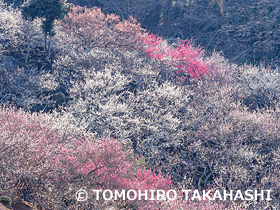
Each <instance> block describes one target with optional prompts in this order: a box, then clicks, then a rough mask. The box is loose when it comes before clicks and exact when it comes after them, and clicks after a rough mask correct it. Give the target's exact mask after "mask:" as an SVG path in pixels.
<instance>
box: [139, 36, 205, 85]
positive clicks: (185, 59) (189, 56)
mask: <svg viewBox="0 0 280 210" xmlns="http://www.w3.org/2000/svg"><path fill="white" fill-rule="evenodd" d="M138 40H140V45H141V47H142V49H143V50H144V52H145V53H147V55H148V56H149V57H151V58H153V59H156V60H160V61H163V62H164V63H165V64H168V65H170V66H171V67H173V68H174V69H176V73H177V78H178V79H179V80H181V81H186V80H188V79H189V77H193V78H195V79H199V78H201V77H202V76H204V75H206V74H208V73H209V70H208V67H207V65H206V64H205V63H203V62H202V61H201V56H202V55H203V51H202V49H201V48H199V49H196V48H194V47H192V46H191V44H190V40H182V41H180V42H179V44H178V45H177V46H176V47H171V46H169V45H168V43H167V42H166V41H165V40H163V39H162V37H160V36H157V35H154V34H143V35H141V36H139V37H138Z"/></svg>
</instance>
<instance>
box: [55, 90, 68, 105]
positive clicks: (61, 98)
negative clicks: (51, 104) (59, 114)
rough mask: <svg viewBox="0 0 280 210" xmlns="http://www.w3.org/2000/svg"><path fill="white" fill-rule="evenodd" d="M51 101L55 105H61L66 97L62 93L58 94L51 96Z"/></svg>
mask: <svg viewBox="0 0 280 210" xmlns="http://www.w3.org/2000/svg"><path fill="white" fill-rule="evenodd" d="M53 100H54V101H55V102H56V104H57V105H62V104H63V103H64V102H65V101H66V97H65V95H64V94H63V93H62V92H58V93H56V94H54V95H53Z"/></svg>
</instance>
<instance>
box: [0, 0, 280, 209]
mask: <svg viewBox="0 0 280 210" xmlns="http://www.w3.org/2000/svg"><path fill="white" fill-rule="evenodd" d="M258 1H262V0H258ZM38 2H39V0H31V1H28V2H25V3H24V5H23V7H20V8H17V7H15V6H8V5H7V4H5V3H4V2H3V1H2V0H0V168H1V170H0V203H1V204H0V209H2V204H3V205H5V206H7V207H8V208H10V207H11V208H13V209H19V208H21V207H18V206H22V205H28V206H29V207H30V206H32V208H34V209H35V208H36V209H151V210H157V209H174V210H177V209H178V210H180V209H182V210H188V209H196V210H216V209H218V210H219V209H221V210H222V209H279V208H280V200H279V196H277V195H279V194H280V185H279V174H280V165H279V161H280V156H279V154H280V147H279V143H280V141H279V134H280V126H279V113H280V107H279V103H280V97H279V96H280V82H279V78H280V74H279V68H278V67H277V66H276V65H274V66H271V67H269V66H262V65H259V66H254V65H250V64H244V65H237V64H234V63H230V62H229V61H228V60H227V59H226V58H225V57H223V56H222V55H221V54H222V53H216V52H213V53H211V52H208V51H207V50H205V49H204V48H199V47H196V45H195V39H196V37H194V39H179V38H178V36H177V37H176V38H175V37H173V38H170V37H169V38H168V37H166V36H164V37H163V36H160V35H157V34H156V33H155V31H153V33H151V32H147V30H145V29H144V28H143V27H142V26H143V25H144V26H147V20H152V19H155V20H154V21H155V22H157V24H158V27H159V28H160V27H162V26H166V28H165V30H166V31H174V30H175V28H172V27H173V25H174V27H179V26H180V24H179V25H178V24H177V25H176V24H171V25H168V21H169V20H172V18H174V17H173V16H172V14H173V15H175V14H182V13H184V12H186V11H190V10H191V9H195V10H192V11H193V12H195V11H200V10H199V9H198V8H194V5H201V4H202V3H203V2H204V3H205V4H206V5H208V6H209V8H210V7H211V8H212V9H214V10H215V11H216V12H218V13H219V14H221V15H222V16H223V18H225V19H226V18H230V17H231V15H230V14H227V13H228V10H226V8H224V7H222V4H221V2H222V1H208V2H212V3H211V4H210V3H209V4H208V3H206V1H187V2H188V3H187V4H185V3H186V1H184V5H183V4H180V5H178V2H179V1H160V2H159V1H157V2H158V3H159V5H157V6H155V7H152V5H153V1H145V0H139V1H130V0H129V1H125V2H128V3H129V6H127V7H126V6H125V5H123V4H121V3H124V1H119V0H116V1H109V0H108V1H107V0H102V1H98V2H99V4H100V5H99V6H102V8H103V10H102V9H101V8H99V7H96V6H94V7H82V6H78V5H76V6H75V5H69V4H67V2H66V1H62V0H61V1H60V0H47V1H40V3H41V6H40V8H41V7H43V8H48V9H49V8H51V6H53V5H57V4H58V3H59V5H60V6H62V7H61V8H67V10H63V14H62V15H61V16H59V17H60V18H61V19H59V20H57V18H58V16H56V15H55V16H48V11H47V10H46V11H41V9H40V10H37V9H36V8H35V11H36V15H35V16H32V14H29V13H30V12H32V11H33V10H32V11H31V10H29V9H30V7H29V6H31V8H33V6H34V5H35V6H36V5H37V4H36V3H38ZM46 2H47V3H48V4H50V5H47V4H46ZM72 2H75V3H79V2H80V3H81V2H85V1H83V0H75V1H74V0H73V1H72ZM87 2H88V1H87ZM92 2H93V1H92ZM96 2H97V1H96ZM108 2H109V3H110V2H111V3H112V5H110V4H109V3H108ZM164 2H165V3H164ZM168 2H169V3H170V4H168ZM172 2H173V3H172ZM217 2H220V3H219V7H218V8H219V10H216V9H215V8H217ZM236 2H239V1H236ZM262 2H263V4H265V5H266V4H268V3H269V2H270V3H269V4H272V2H271V1H262ZM54 3H55V4H54ZM181 3H182V2H181ZM227 3H228V2H227ZM243 3H244V2H243ZM162 4H163V5H162ZM164 5H165V6H164ZM202 5H204V4H202ZM244 5H245V3H244ZM109 6H111V7H110V8H111V9H116V13H118V12H120V10H119V8H126V9H125V10H121V11H122V13H121V14H119V13H118V15H116V14H110V13H108V12H109V11H110V10H109V9H108V8H109ZM114 6H115V7H116V8H112V7H114ZM204 6H205V5H204ZM132 7H137V8H138V7H139V8H140V7H141V8H142V9H143V10H142V11H137V10H131V9H132ZM22 8H29V9H27V10H24V11H25V12H24V15H23V14H22ZM70 8H71V10H70V11H69V10H68V9H70ZM106 8H107V10H106ZM167 8H170V10H168V9H167ZM175 8H177V10H175ZM199 8H203V7H199ZM209 8H208V9H209ZM254 8H258V9H260V11H263V9H262V7H260V4H258V7H254ZM33 9H34V8H33ZM236 9H238V8H236ZM269 10H270V11H271V12H272V13H271V15H272V16H273V15H275V14H274V13H275V11H276V10H275V8H273V7H271V8H270V9H269ZM129 11H131V12H129ZM151 11H154V12H155V13H154V14H153V15H152V14H151ZM168 11H169V12H168ZM175 11H177V13H176V12H175ZM207 11H208V10H207ZM211 11H212V10H211ZM242 11H243V10H242ZM248 11H252V10H251V8H250V9H249V10H248ZM253 11H254V12H255V13H256V14H257V13H258V12H260V11H257V10H256V11H255V10H253ZM57 12H58V13H59V12H62V10H60V9H59V8H58V10H57ZM105 12H106V13H105ZM65 13H67V14H65ZM131 14H133V15H134V17H132V16H130V15H131ZM145 14H146V16H145ZM199 14H202V13H201V12H199ZM211 14H212V13H211ZM265 14H267V13H265ZM29 15H31V17H30V16H29ZM33 15H34V14H33ZM64 15H65V16H64ZM143 15H144V16H145V18H143V19H141V20H139V21H136V19H134V18H138V19H139V18H140V17H142V16H143ZM242 15H244V13H242ZM252 15H253V14H251V16H252ZM45 16H47V18H50V20H49V21H50V22H49V23H48V24H50V25H48V26H51V29H52V30H50V31H49V30H48V31H46V30H45V31H44V27H45V26H46V23H45V24H44V21H45V19H44V17H45ZM249 16H250V15H249ZM251 16H250V17H251ZM24 17H25V18H24ZM28 17H29V18H28ZM36 17H39V19H38V18H36ZM40 18H41V19H40ZM184 18H187V17H185V16H184ZM231 18H232V17H231ZM236 18H237V19H238V18H239V17H236ZM230 20H231V19H228V22H229V21H230ZM238 20H239V19H238ZM42 21H43V22H42ZM197 21H198V22H199V23H201V21H202V20H201V19H197ZM202 22H203V21H202ZM272 22H273V21H272ZM169 23H170V21H169ZM218 23H219V22H217V24H218ZM229 23H230V22H229ZM240 23H241V22H240ZM242 23H243V22H242ZM269 24H271V21H270V22H269ZM198 25H200V29H201V30H203V29H205V28H204V27H205V25H207V24H198ZM189 26H193V29H194V30H195V29H196V26H195V23H194V22H189V24H188V27H189ZM211 26H212V27H214V26H215V25H214V24H212V25H211ZM42 27H43V28H42ZM197 27H198V26H197ZM251 27H253V26H252V25H250V28H251ZM260 27H261V26H260ZM49 29H50V28H49ZM173 29H174V30H173ZM229 30H230V29H229ZM244 30H245V29H244ZM42 32H45V34H44V33H42ZM220 32H221V31H219V33H218V34H217V36H218V35H219V36H221V37H222V38H223V39H222V40H223V41H224V42H226V41H227V40H228V38H227V37H223V33H222V32H221V33H220ZM243 32H244V33H243ZM245 32H246V30H245V31H243V30H242V31H239V32H238V33H242V34H243V35H242V36H243V38H244V37H245V35H246V33H247V32H246V33H245ZM251 32H252V33H253V32H254V30H252V31H251ZM251 32H250V33H251ZM233 34H235V35H236V33H233ZM44 35H45V36H44ZM227 36H231V33H228V34H227ZM46 38H47V39H46ZM237 38H238V37H237ZM260 39H262V38H261V37H258V38H257V40H260ZM215 40H216V39H215V38H213V39H212V41H213V42H214V41H215ZM268 40H270V39H268ZM210 41H211V40H210ZM231 43H232V42H231ZM252 43H253V42H252ZM261 43H262V44H264V43H265V41H263V40H262V41H261V42H258V44H256V45H255V46H256V47H257V45H259V44H261ZM232 44H234V45H233V46H236V43H232ZM244 46H245V45H244ZM244 46H243V45H242V46H241V48H242V49H243V47H244ZM273 46H274V45H273ZM275 46H276V45H275ZM256 49H257V48H256ZM275 49H277V47H275ZM234 50H238V49H234ZM248 50H250V49H249V48H248ZM243 52H244V51H243ZM256 53H257V52H256ZM186 189H187V190H188V191H185V192H184V190H186ZM145 191H147V192H149V193H154V192H159V193H160V194H159V199H122V196H126V197H129V198H131V197H135V196H136V197H137V195H138V196H139V195H140V197H141V196H142V197H143V196H144V197H145V194H143V193H145ZM85 192H87V193H85ZM94 192H100V199H96V196H97V195H96V193H94ZM101 192H105V193H104V194H103V193H101ZM110 192H119V193H122V192H130V193H128V194H124V193H123V194H121V195H118V196H117V197H116V199H107V198H108V196H109V197H110V196H111V194H110ZM139 192H140V193H139ZM174 192H176V193H178V194H177V197H176V199H165V198H166V196H167V197H168V196H169V198H170V197H172V195H173V194H174ZM219 192H223V194H219ZM164 193H165V194H164ZM169 193H170V194H169ZM172 193H173V194H172ZM187 193H189V195H190V197H191V198H190V199H186V194H187ZM262 193H265V194H264V195H265V199H260V198H262ZM149 195H151V194H149ZM222 195H223V196H222ZM112 196H114V195H112ZM224 196H226V197H227V198H231V197H233V199H222V198H224ZM86 197H88V200H83V199H84V198H86ZM114 198H115V197H114ZM203 198H205V199H203ZM213 198H215V199H213ZM216 198H217V199H216ZM220 198H221V199H220ZM234 198H236V199H234ZM248 198H256V199H248ZM79 199H82V200H83V201H81V200H79ZM93 200H94V202H92V201H93ZM231 200H233V201H231ZM3 208H4V207H3Z"/></svg>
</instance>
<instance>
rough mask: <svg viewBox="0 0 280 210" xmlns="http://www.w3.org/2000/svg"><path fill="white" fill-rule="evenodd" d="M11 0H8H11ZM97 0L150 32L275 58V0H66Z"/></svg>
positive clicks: (245, 56)
mask: <svg viewBox="0 0 280 210" xmlns="http://www.w3.org/2000/svg"><path fill="white" fill-rule="evenodd" d="M10 1H12V0H10ZM69 2H72V3H74V4H77V5H81V6H88V7H93V6H98V7H100V8H101V9H102V11H103V12H105V13H107V14H108V13H114V14H117V15H119V16H120V18H121V19H128V18H129V16H131V15H132V16H133V17H134V18H135V19H136V20H137V21H138V22H139V23H141V26H142V27H144V28H145V29H147V30H150V31H151V32H153V33H156V34H159V35H161V36H164V37H167V38H171V37H180V38H182V39H187V38H193V40H194V41H195V42H196V43H197V44H199V45H202V46H204V47H205V48H206V49H209V50H213V49H215V50H216V51H222V52H223V53H224V54H225V56H226V57H227V58H229V59H230V60H231V61H234V62H237V63H245V62H249V63H255V64H260V63H265V64H266V65H270V64H271V65H275V64H278V63H279V59H280V54H279V46H280V45H279V33H280V30H279V24H280V23H279V15H280V12H279V10H280V9H279V8H280V1H279V0H276V1H273V0H249V1H247V0H175V1H171V0H139V1H135V0H129V1H124V0H115V1H113V0H93V1H90V0H69Z"/></svg>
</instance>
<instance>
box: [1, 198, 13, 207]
mask: <svg viewBox="0 0 280 210" xmlns="http://www.w3.org/2000/svg"><path fill="white" fill-rule="evenodd" d="M0 203H2V204H3V205H4V206H6V207H8V208H11V204H12V200H11V198H10V197H8V196H4V195H2V196H1V197H0Z"/></svg>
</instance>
